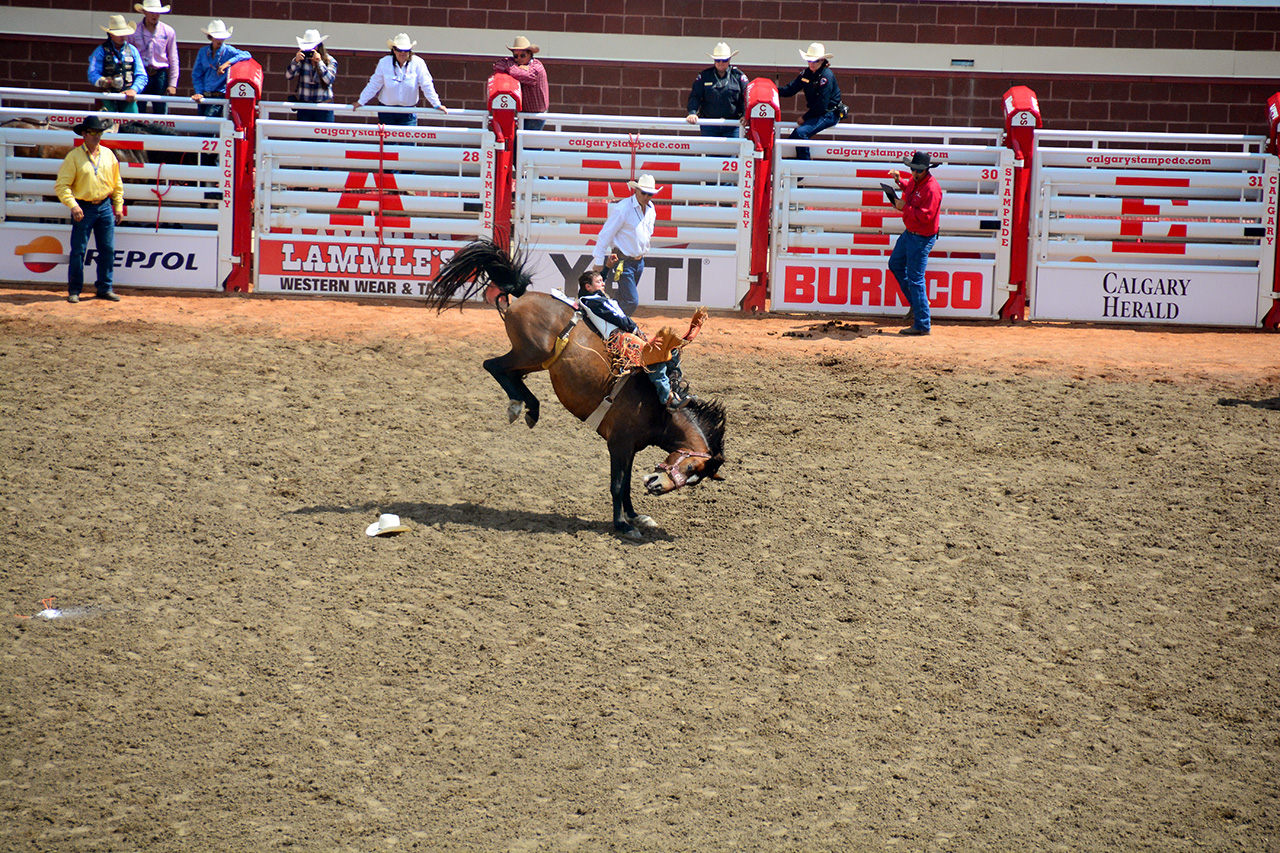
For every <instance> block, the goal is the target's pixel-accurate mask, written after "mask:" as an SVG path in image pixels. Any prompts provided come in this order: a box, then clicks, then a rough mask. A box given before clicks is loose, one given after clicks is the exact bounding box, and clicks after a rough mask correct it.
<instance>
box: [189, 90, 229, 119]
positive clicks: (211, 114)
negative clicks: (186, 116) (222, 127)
mask: <svg viewBox="0 0 1280 853" xmlns="http://www.w3.org/2000/svg"><path fill="white" fill-rule="evenodd" d="M217 97H219V98H221V97H223V96H222V95H218V96H217ZM196 112H198V113H200V115H202V116H205V117H206V118H222V104H206V103H205V102H204V101H201V102H200V103H198V104H196Z"/></svg>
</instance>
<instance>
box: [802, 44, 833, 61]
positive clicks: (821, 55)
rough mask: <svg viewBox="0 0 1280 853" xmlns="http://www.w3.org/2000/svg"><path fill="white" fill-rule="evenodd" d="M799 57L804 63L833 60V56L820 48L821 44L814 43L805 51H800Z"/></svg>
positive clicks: (823, 48)
mask: <svg viewBox="0 0 1280 853" xmlns="http://www.w3.org/2000/svg"><path fill="white" fill-rule="evenodd" d="M800 56H802V57H803V58H804V61H805V62H817V61H818V60H819V59H835V57H834V56H833V55H831V54H830V53H827V49H826V48H825V47H823V46H822V43H821V42H816V41H815V42H814V43H813V44H811V45H809V49H808V50H807V51H805V50H802V51H800Z"/></svg>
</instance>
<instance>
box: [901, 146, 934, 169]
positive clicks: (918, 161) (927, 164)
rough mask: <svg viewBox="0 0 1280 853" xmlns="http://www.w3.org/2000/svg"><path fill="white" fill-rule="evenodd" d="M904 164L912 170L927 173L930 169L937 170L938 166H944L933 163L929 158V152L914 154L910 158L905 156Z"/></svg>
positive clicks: (903, 158)
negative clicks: (922, 170)
mask: <svg viewBox="0 0 1280 853" xmlns="http://www.w3.org/2000/svg"><path fill="white" fill-rule="evenodd" d="M902 162H903V163H906V164H907V165H908V166H910V167H911V168H912V169H924V170H926V171H927V170H929V169H934V168H937V167H938V166H941V165H942V164H941V163H935V162H933V160H932V159H931V158H930V157H929V152H928V151H917V152H916V153H914V154H912V155H911V156H910V157H908V156H906V155H905V154H904V155H903V157H902Z"/></svg>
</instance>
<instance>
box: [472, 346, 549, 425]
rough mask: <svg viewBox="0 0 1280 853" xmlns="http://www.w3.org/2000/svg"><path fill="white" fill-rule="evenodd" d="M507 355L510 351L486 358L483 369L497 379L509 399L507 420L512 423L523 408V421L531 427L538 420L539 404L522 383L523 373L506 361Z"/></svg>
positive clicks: (527, 387)
mask: <svg viewBox="0 0 1280 853" xmlns="http://www.w3.org/2000/svg"><path fill="white" fill-rule="evenodd" d="M509 355H510V353H507V355H504V356H501V357H499V358H490V359H486V360H485V362H484V369H485V370H487V371H489V373H490V374H491V375H492V376H493V378H494V379H496V380H498V384H499V385H501V386H502V390H503V391H506V392H507V399H508V400H510V401H511V405H510V407H508V409H507V418H508V421H509V422H512V423H514V422H515V419H516V418H518V417H520V410H521V409H522V408H523V409H524V422H525V423H527V424H528V425H529V428H530V429H533V426H534V424H536V423H537V422H538V415H539V414H540V410H541V404H540V403H539V402H538V398H537V397H535V396H533V392H532V391H530V390H529V386H528V385H525V384H524V375H523V374H520V373H515V372H513V371H512V370H511V368H510V365H509V363H508V361H507V357H508V356H509Z"/></svg>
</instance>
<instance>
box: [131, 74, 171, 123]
mask: <svg viewBox="0 0 1280 853" xmlns="http://www.w3.org/2000/svg"><path fill="white" fill-rule="evenodd" d="M167 88H169V69H168V68H148V69H147V88H145V89H143V90H142V91H141V92H139V93H138V94H139V95H167V94H168V92H166V91H165V89H167ZM148 109H150V110H151V112H152V113H154V114H155V115H158V116H162V115H166V114H168V112H169V105H168V104H166V103H165V102H164V101H149V102H139V106H138V112H140V113H145V112H146V111H147V110H148Z"/></svg>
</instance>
